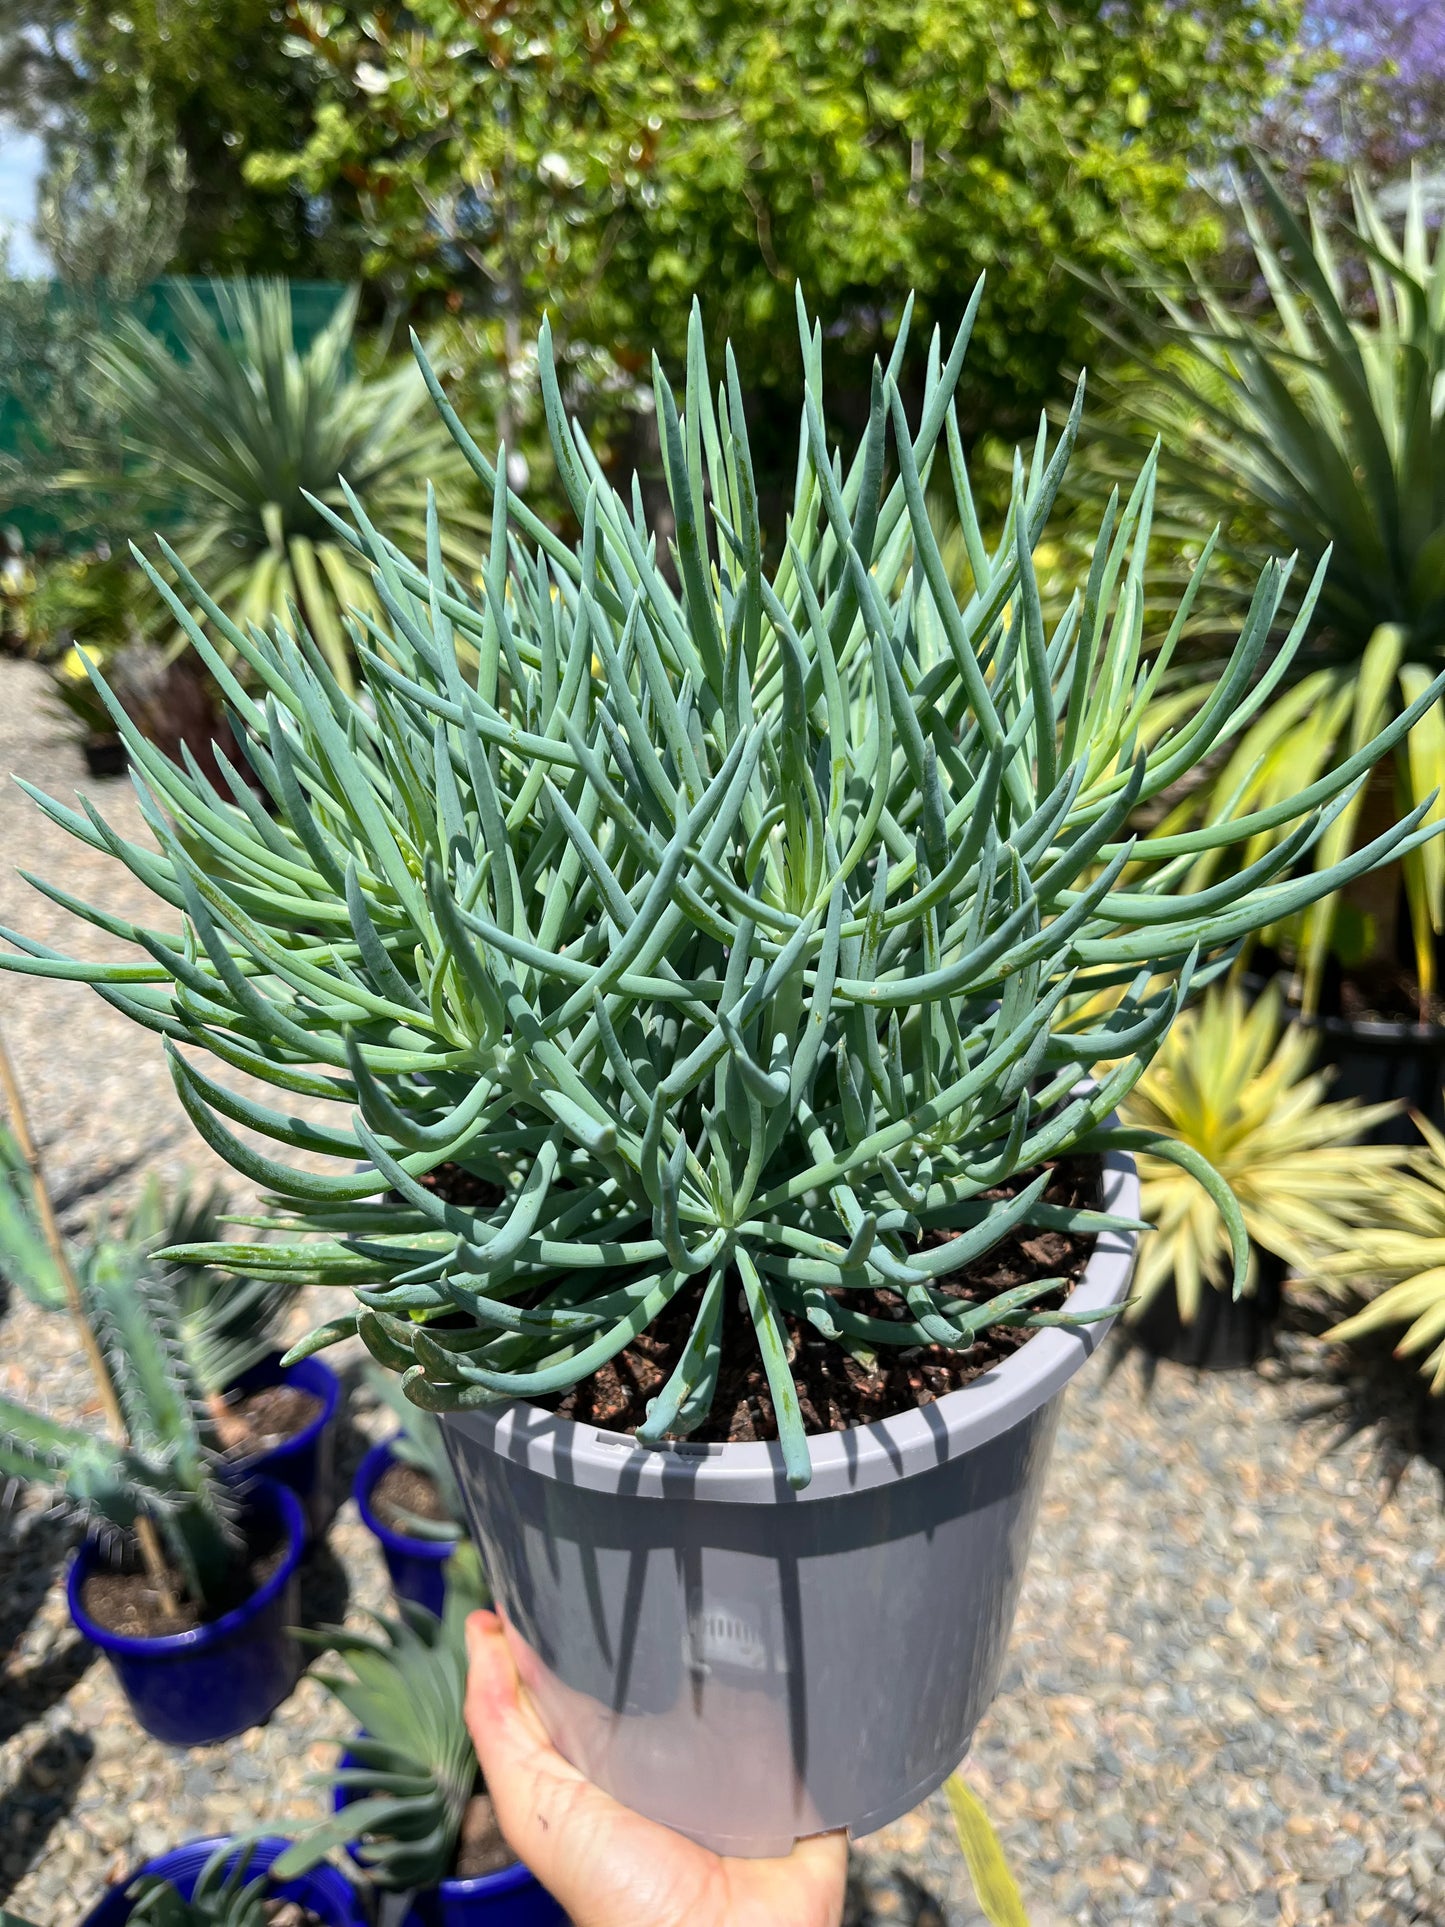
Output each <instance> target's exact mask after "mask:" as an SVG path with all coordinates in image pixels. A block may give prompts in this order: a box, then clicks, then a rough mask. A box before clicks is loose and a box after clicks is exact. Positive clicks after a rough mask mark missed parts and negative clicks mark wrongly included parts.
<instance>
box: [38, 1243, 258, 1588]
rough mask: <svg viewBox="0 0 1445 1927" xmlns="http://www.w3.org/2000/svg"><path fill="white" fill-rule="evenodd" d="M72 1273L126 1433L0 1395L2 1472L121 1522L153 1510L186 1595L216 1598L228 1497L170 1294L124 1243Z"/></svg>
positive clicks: (233, 1544) (223, 1570) (225, 1553)
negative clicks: (108, 1433)
mask: <svg viewBox="0 0 1445 1927" xmlns="http://www.w3.org/2000/svg"><path fill="white" fill-rule="evenodd" d="M76 1282H77V1285H78V1287H79V1293H80V1301H81V1308H82V1311H83V1314H84V1317H85V1320H86V1323H87V1325H88V1326H89V1329H90V1331H91V1333H92V1334H93V1335H94V1338H95V1342H96V1351H97V1354H98V1358H99V1366H100V1369H101V1370H103V1371H104V1373H105V1381H106V1383H105V1388H104V1389H105V1390H106V1391H107V1392H108V1394H109V1397H108V1401H107V1402H108V1403H110V1404H112V1405H113V1406H114V1407H115V1408H116V1409H118V1410H119V1412H120V1415H121V1417H122V1419H123V1422H124V1425H125V1438H124V1439H123V1440H117V1439H109V1438H106V1437H104V1436H101V1435H98V1434H96V1433H94V1432H92V1431H89V1430H87V1429H86V1428H85V1427H83V1426H76V1425H64V1424H61V1423H60V1422H58V1421H57V1420H55V1419H52V1418H49V1417H47V1416H46V1415H45V1414H44V1413H40V1412H34V1411H31V1410H29V1409H27V1408H26V1407H25V1406H22V1405H18V1404H16V1403H15V1402H14V1401H13V1400H11V1399H5V1398H0V1478H4V1479H16V1480H19V1481H20V1482H21V1483H24V1484H36V1485H41V1486H47V1487H50V1488H51V1489H52V1490H53V1491H54V1492H55V1493H56V1494H57V1495H58V1496H59V1497H60V1498H61V1499H62V1500H63V1501H64V1502H66V1503H67V1504H69V1505H71V1506H73V1507H74V1508H75V1509H76V1510H77V1511H79V1512H81V1513H82V1514H85V1515H87V1516H89V1517H91V1518H92V1519H96V1520H99V1521H103V1522H105V1523H107V1524H109V1525H111V1526H114V1527H115V1528H117V1529H118V1530H120V1531H129V1530H131V1529H133V1528H135V1527H136V1525H137V1524H138V1522H140V1521H143V1520H150V1521H151V1522H152V1523H153V1524H154V1526H155V1528H156V1530H157V1531H158V1533H159V1536H160V1539H161V1541H162V1542H163V1544H164V1546H165V1548H166V1550H167V1552H168V1553H169V1555H170V1559H171V1562H172V1564H173V1565H174V1566H175V1568H176V1570H177V1571H178V1572H179V1573H180V1575H181V1577H182V1579H183V1580H184V1583H185V1586H186V1590H187V1592H188V1593H189V1595H190V1596H191V1597H192V1598H193V1599H197V1600H200V1601H205V1600H208V1599H211V1598H214V1597H215V1596H217V1594H218V1593H219V1591H220V1589H221V1587H222V1586H223V1584H224V1583H225V1582H226V1580H227V1579H229V1577H230V1576H231V1574H232V1572H233V1570H234V1564H235V1555H236V1551H237V1548H238V1545H239V1538H238V1535H237V1531H236V1527H235V1523H234V1501H233V1497H232V1495H231V1494H230V1493H229V1492H228V1490H227V1489H226V1487H225V1486H223V1485H222V1484H221V1483H220V1481H219V1479H218V1478H217V1476H216V1466H217V1457H216V1452H215V1449H214V1438H213V1435H212V1432H211V1427H210V1421H209V1416H208V1413H207V1410H206V1406H205V1402H204V1398H203V1396H202V1392H201V1388H200V1386H199V1385H198V1383H197V1382H196V1379H195V1377H194V1375H193V1374H192V1372H191V1371H190V1369H189V1366H188V1364H187V1360H186V1355H185V1351H184V1348H183V1346H182V1343H181V1333H180V1327H179V1325H178V1323H177V1321H176V1318H175V1310H174V1305H173V1302H172V1300H171V1297H170V1295H169V1293H168V1292H167V1291H166V1290H165V1289H164V1287H163V1286H160V1285H158V1283H157V1281H156V1280H155V1279H154V1278H153V1277H152V1276H150V1275H149V1274H148V1272H147V1270H146V1268H145V1266H144V1265H143V1264H140V1263H137V1262H136V1254H135V1252H134V1250H133V1249H128V1248H127V1247H125V1246H122V1245H107V1244H102V1245H101V1246H100V1247H99V1248H98V1249H97V1250H96V1251H95V1252H94V1253H93V1255H92V1257H91V1260H90V1262H89V1263H87V1264H86V1265H85V1266H84V1267H82V1268H81V1269H80V1271H79V1272H78V1273H77V1278H76Z"/></svg>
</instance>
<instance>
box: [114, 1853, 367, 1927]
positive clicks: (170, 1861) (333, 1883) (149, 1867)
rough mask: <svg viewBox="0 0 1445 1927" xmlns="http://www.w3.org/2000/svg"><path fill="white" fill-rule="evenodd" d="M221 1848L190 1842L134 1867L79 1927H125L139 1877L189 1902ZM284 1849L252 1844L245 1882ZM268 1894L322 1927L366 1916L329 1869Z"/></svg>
mask: <svg viewBox="0 0 1445 1927" xmlns="http://www.w3.org/2000/svg"><path fill="white" fill-rule="evenodd" d="M221 1844H222V1838H221V1837H217V1838H216V1839H214V1840H192V1841H189V1842H188V1843H187V1844H186V1845H185V1846H184V1847H173V1848H172V1849H171V1851H170V1852H169V1853H163V1854H161V1855H160V1857H159V1858H158V1859H156V1860H147V1861H146V1863H145V1865H144V1866H143V1867H137V1868H136V1870H135V1872H134V1873H128V1874H127V1875H126V1877H125V1879H124V1880H122V1881H121V1882H120V1884H119V1885H118V1886H115V1887H112V1888H111V1889H110V1891H109V1893H107V1895H106V1896H105V1898H104V1900H102V1901H101V1903H100V1905H99V1906H98V1907H93V1908H92V1909H91V1911H90V1912H89V1913H88V1914H87V1915H86V1916H85V1919H84V1920H83V1921H82V1922H81V1924H80V1927H125V1923H126V1922H127V1921H128V1920H129V1919H130V1915H131V1902H130V1900H129V1898H128V1890H129V1888H130V1887H132V1886H133V1885H134V1884H135V1882H136V1881H137V1880H139V1879H140V1878H141V1877H142V1875H145V1874H158V1875H159V1876H160V1878H161V1879H162V1880H169V1881H170V1883H171V1885H172V1886H173V1887H175V1888H176V1889H177V1891H178V1892H179V1893H180V1895H181V1897H182V1899H184V1900H189V1899H190V1897H191V1895H192V1893H193V1892H194V1891H195V1886H196V1881H197V1880H198V1879H199V1877H200V1873H201V1869H202V1868H203V1867H204V1866H205V1864H206V1862H207V1861H208V1860H209V1859H210V1857H211V1855H212V1854H213V1853H214V1852H215V1851H216V1849H217V1847H219V1846H220V1845H221ZM290 1844H291V1843H290V1841H289V1840H258V1841H257V1842H256V1845H255V1847H254V1848H253V1849H252V1852H251V1857H250V1859H249V1860H248V1861H247V1863H246V1877H247V1879H251V1878H252V1877H254V1876H255V1875H256V1874H259V1873H265V1871H266V1869H267V1868H268V1867H269V1866H270V1865H271V1863H272V1861H273V1860H277V1859H279V1858H280V1856H281V1855H282V1854H283V1853H284V1852H285V1851H286V1849H287V1847H288V1846H289V1845H290ZM237 1851H238V1852H239V1851H240V1848H239V1847H238V1848H237ZM272 1891H273V1894H274V1897H275V1898H276V1899H277V1900H295V1901H298V1902H299V1903H300V1905H301V1906H303V1907H308V1908H309V1909H310V1910H311V1912H312V1913H313V1914H315V1915H317V1916H318V1918H319V1919H321V1920H324V1921H325V1923H326V1927H365V1920H366V1916H365V1914H364V1913H363V1912H362V1909H361V1903H360V1900H359V1898H358V1896H357V1894H356V1891H355V1889H354V1888H353V1887H352V1885H351V1883H350V1882H349V1881H348V1880H345V1879H343V1877H342V1876H341V1875H340V1874H339V1873H338V1872H337V1871H336V1869H335V1868H334V1867H313V1868H312V1870H311V1872H310V1873H304V1874H302V1875H301V1877H300V1879H298V1880H282V1881H279V1882H278V1883H277V1885H276V1886H275V1888H274V1889H273V1890H272Z"/></svg>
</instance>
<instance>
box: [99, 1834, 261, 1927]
mask: <svg viewBox="0 0 1445 1927" xmlns="http://www.w3.org/2000/svg"><path fill="white" fill-rule="evenodd" d="M251 1855H252V1849H251V1848H250V1847H245V1846H243V1847H242V1848H241V1850H240V1851H239V1852H237V1850H236V1847H235V1846H234V1844H233V1843H232V1842H231V1841H229V1840H228V1841H224V1842H223V1843H222V1844H221V1845H220V1846H219V1847H217V1848H216V1850H215V1852H214V1853H213V1854H212V1855H211V1856H210V1858H209V1859H208V1860H207V1861H206V1864H205V1866H204V1867H202V1869H201V1871H200V1873H199V1874H198V1875H197V1876H196V1884H195V1887H194V1889H193V1890H192V1893H191V1897H190V1899H189V1900H186V1899H184V1898H183V1897H182V1895H181V1893H180V1891H179V1889H177V1888H176V1887H174V1886H172V1884H171V1882H170V1881H169V1880H164V1879H162V1878H161V1877H160V1876H159V1875H152V1876H151V1877H149V1878H147V1879H141V1880H138V1881H137V1882H136V1883H135V1886H134V1887H133V1888H132V1889H131V1892H132V1894H133V1896H134V1904H133V1905H132V1907H131V1910H130V1922H131V1927H266V1921H267V1918H268V1915H269V1909H268V1907H267V1904H266V1903H267V1900H268V1899H269V1897H270V1894H271V1882H270V1880H269V1879H268V1877H267V1876H266V1875H265V1874H258V1875H257V1876H256V1878H255V1879H254V1880H248V1879H247V1878H246V1871H247V1868H248V1867H249V1866H250V1863H251Z"/></svg>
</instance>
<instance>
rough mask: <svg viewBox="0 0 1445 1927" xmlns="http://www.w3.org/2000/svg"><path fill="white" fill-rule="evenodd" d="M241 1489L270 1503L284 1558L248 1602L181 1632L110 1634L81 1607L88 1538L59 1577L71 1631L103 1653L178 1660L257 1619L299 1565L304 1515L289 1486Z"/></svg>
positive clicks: (92, 1550) (90, 1552)
mask: <svg viewBox="0 0 1445 1927" xmlns="http://www.w3.org/2000/svg"><path fill="white" fill-rule="evenodd" d="M247 1485H248V1491H249V1492H250V1493H255V1494H257V1495H258V1496H260V1497H263V1498H266V1499H269V1500H271V1501H272V1503H273V1504H274V1505H275V1507H276V1510H277V1512H278V1513H279V1514H280V1517H281V1525H282V1528H283V1530H284V1531H285V1534H286V1541H287V1544H286V1555H285V1557H284V1558H283V1559H282V1561H281V1563H280V1565H279V1566H277V1568H276V1570H275V1571H274V1572H273V1573H272V1574H271V1576H270V1578H269V1579H266V1580H264V1581H263V1582H262V1584H261V1585H259V1586H258V1587H257V1588H256V1590H255V1592H253V1593H252V1594H251V1595H250V1597H249V1598H248V1599H243V1600H242V1601H241V1603H240V1605H239V1606H233V1607H232V1608H231V1610H230V1611H229V1612H226V1613H222V1614H221V1616H220V1618H219V1619H209V1620H207V1621H206V1623H205V1624H204V1625H203V1626H192V1627H190V1628H189V1629H188V1630H187V1631H185V1632H183V1633H157V1634H155V1635H154V1636H153V1637H151V1638H149V1639H141V1638H137V1637H136V1636H135V1635H134V1634H132V1633H115V1632H112V1631H111V1630H110V1629H109V1627H107V1626H102V1625H101V1624H100V1622H99V1621H98V1620H96V1619H92V1617H91V1616H90V1614H89V1613H88V1612H87V1611H86V1610H85V1607H84V1606H83V1605H82V1603H81V1597H80V1592H81V1586H82V1584H83V1583H84V1580H85V1578H86V1576H87V1574H88V1573H89V1571H90V1570H91V1568H92V1567H93V1566H94V1565H95V1564H96V1563H97V1561H98V1559H99V1556H100V1547H99V1545H98V1543H97V1541H96V1539H95V1537H94V1536H93V1535H90V1536H87V1538H86V1539H85V1540H84V1541H83V1542H82V1544H81V1545H80V1546H79V1547H78V1548H77V1550H76V1554H75V1557H74V1558H73V1559H72V1560H71V1562H70V1570H69V1571H68V1572H67V1573H66V1575H65V1599H66V1604H67V1605H68V1606H69V1608H70V1617H71V1619H72V1620H73V1622H74V1624H75V1627H76V1629H77V1631H79V1632H81V1633H83V1634H84V1635H85V1637H86V1638H87V1639H89V1640H91V1641H92V1642H93V1643H94V1644H95V1645H97V1646H99V1648H100V1649H101V1651H102V1652H103V1653H122V1654H125V1655H126V1656H127V1657H129V1658H134V1659H180V1658H185V1657H189V1655H190V1654H192V1653H198V1652H204V1651H205V1650H206V1649H207V1648H208V1647H211V1646H218V1645H220V1644H221V1643H222V1641H224V1640H226V1639H229V1638H230V1637H231V1635H232V1634H233V1633H236V1632H240V1631H242V1630H243V1629H244V1628H245V1627H246V1626H247V1625H248V1624H249V1622H250V1621H251V1620H253V1619H256V1618H259V1616H260V1615H261V1614H262V1613H263V1612H264V1611H265V1610H266V1608H267V1607H268V1606H269V1605H270V1604H271V1602H272V1601H273V1600H275V1599H277V1598H279V1597H280V1595H281V1593H282V1592H283V1591H284V1590H285V1588H286V1586H287V1585H288V1584H289V1582H290V1581H291V1579H292V1577H293V1576H294V1575H295V1573H296V1570H297V1568H298V1567H299V1566H300V1564H301V1558H302V1554H303V1553H304V1552H305V1550H306V1514H305V1512H304V1511H303V1509H302V1505H301V1501H300V1500H299V1499H298V1498H297V1496H296V1494H295V1493H294V1492H293V1491H292V1490H291V1488H290V1486H287V1485H282V1484H281V1482H280V1480H279V1479H266V1478H257V1477H253V1478H251V1479H250V1480H248V1481H247Z"/></svg>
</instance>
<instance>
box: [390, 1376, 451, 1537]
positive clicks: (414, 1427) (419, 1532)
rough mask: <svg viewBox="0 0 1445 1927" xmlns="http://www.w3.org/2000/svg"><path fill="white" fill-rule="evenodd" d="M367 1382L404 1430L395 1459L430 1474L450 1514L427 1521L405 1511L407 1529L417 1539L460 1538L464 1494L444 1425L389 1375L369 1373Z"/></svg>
mask: <svg viewBox="0 0 1445 1927" xmlns="http://www.w3.org/2000/svg"><path fill="white" fill-rule="evenodd" d="M366 1382H367V1384H368V1385H369V1386H370V1388H371V1389H372V1391H373V1392H375V1394H376V1396H377V1397H378V1398H379V1399H380V1400H381V1402H382V1404H383V1405H385V1406H386V1407H387V1409H388V1410H389V1411H390V1412H391V1413H392V1415H393V1416H394V1417H395V1419H396V1421H397V1424H398V1425H399V1426H400V1428H401V1429H400V1430H399V1431H398V1432H397V1434H396V1437H395V1438H394V1439H392V1440H391V1450H392V1455H393V1457H395V1458H396V1459H399V1460H400V1462H401V1463H402V1464H403V1465H410V1466H414V1467H415V1468H416V1470H417V1471H418V1472H424V1473H425V1474H426V1476H427V1477H428V1478H429V1479H430V1480H431V1482H432V1484H433V1485H434V1486H435V1487H436V1490H437V1496H438V1497H439V1498H440V1500H441V1502H442V1505H443V1507H444V1508H445V1510H446V1513H447V1517H446V1518H445V1519H427V1518H423V1517H422V1515H421V1514H420V1513H417V1512H401V1513H400V1514H399V1521H400V1524H401V1526H402V1528H403V1530H404V1531H406V1532H407V1533H408V1534H409V1535H410V1537H411V1538H413V1539H459V1538H460V1537H461V1527H460V1526H459V1525H458V1524H457V1523H456V1522H457V1520H459V1519H460V1518H461V1517H462V1495H461V1493H460V1491H459V1490H458V1489H457V1475H456V1473H455V1472H454V1471H453V1470H452V1462H451V1458H450V1456H449V1454H448V1452H447V1448H446V1445H445V1444H444V1442H443V1440H442V1431H441V1426H440V1425H439V1424H438V1423H437V1421H436V1420H435V1419H434V1418H433V1417H432V1415H431V1413H430V1412H423V1411H422V1410H420V1408H419V1407H417V1406H415V1405H413V1404H412V1403H411V1401H410V1399H408V1398H406V1397H405V1396H404V1395H403V1393H402V1390H401V1387H400V1386H399V1385H398V1384H397V1381H396V1380H395V1378H393V1377H392V1376H391V1374H390V1373H389V1372H381V1371H376V1370H372V1371H369V1372H368V1373H367V1375H366Z"/></svg>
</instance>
